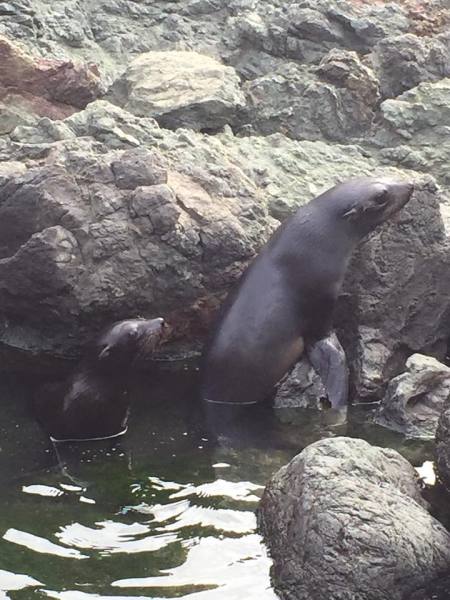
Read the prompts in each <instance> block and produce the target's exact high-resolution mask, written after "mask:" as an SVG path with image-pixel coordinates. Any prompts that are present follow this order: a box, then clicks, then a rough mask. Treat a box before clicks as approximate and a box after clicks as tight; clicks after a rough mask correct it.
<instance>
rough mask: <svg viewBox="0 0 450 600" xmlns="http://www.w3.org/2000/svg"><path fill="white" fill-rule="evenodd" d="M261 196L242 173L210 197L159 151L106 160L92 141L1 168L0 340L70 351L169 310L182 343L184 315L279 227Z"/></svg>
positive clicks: (124, 154)
mask: <svg viewBox="0 0 450 600" xmlns="http://www.w3.org/2000/svg"><path fill="white" fill-rule="evenodd" d="M258 197H259V192H258V190H257V188H256V186H255V185H254V184H253V183H252V182H251V181H250V180H249V179H248V178H246V177H245V175H244V174H243V173H242V172H239V170H238V169H234V170H233V177H230V178H229V183H228V186H227V189H226V195H224V194H221V192H220V191H219V190H217V189H216V190H215V194H214V196H212V195H211V194H210V193H209V192H208V190H207V189H206V188H205V187H204V186H202V185H201V184H199V183H198V182H197V181H196V180H195V178H193V177H192V176H189V175H187V174H183V173H182V172H177V171H176V170H175V169H171V168H169V166H168V165H167V163H166V161H165V160H164V157H163V155H162V154H161V153H160V152H158V151H156V150H153V151H150V150H146V149H143V148H142V149H141V148H137V149H135V150H128V151H121V152H115V151H111V152H107V151H106V149H105V147H103V146H102V145H101V144H99V143H94V142H92V141H89V140H84V141H82V140H76V141H71V140H69V141H63V142H59V143H56V144H55V145H54V147H53V148H52V151H51V152H50V154H49V156H48V160H46V161H43V162H42V163H41V164H35V165H33V164H30V168H29V169H27V170H26V172H25V173H18V174H15V173H14V172H13V169H10V170H9V171H8V170H4V175H3V177H2V180H1V185H0V238H1V240H2V241H1V249H0V257H1V258H0V273H1V274H0V281H1V284H0V306H1V312H2V316H3V322H2V328H1V329H2V337H3V340H4V341H5V340H9V341H8V342H7V343H9V344H11V345H13V346H19V347H20V346H22V347H27V346H28V347H29V348H30V349H33V348H35V344H36V343H38V342H37V340H39V343H40V344H41V346H42V347H44V348H49V349H52V350H53V351H56V350H61V348H62V346H63V347H64V349H66V350H67V348H68V347H70V346H71V345H74V344H75V345H76V344H77V343H79V342H81V341H84V339H86V337H87V336H89V335H92V333H93V332H92V330H93V329H96V328H97V327H98V326H100V325H102V324H103V323H104V322H105V320H108V319H109V320H114V319H118V318H121V317H127V316H133V315H136V314H146V315H147V314H148V315H154V316H155V315H160V314H163V315H165V316H169V315H170V314H171V313H172V320H173V325H174V327H175V329H178V333H180V332H183V327H184V334H186V327H187V324H188V321H187V319H186V318H182V317H181V315H184V313H185V312H186V310H188V309H189V308H190V309H191V310H192V311H193V312H194V313H195V311H196V309H195V306H196V305H197V304H198V302H200V304H201V299H202V297H205V296H206V298H207V299H208V298H210V296H211V292H212V290H223V289H226V287H227V286H228V285H229V283H230V281H231V280H232V279H233V278H234V277H235V273H236V268H238V267H239V265H242V263H243V261H245V260H248V259H249V258H250V257H251V256H253V255H254V253H255V252H256V250H257V248H258V247H259V245H260V243H261V239H264V238H266V237H267V235H268V232H269V231H271V230H273V225H274V221H273V219H271V218H270V217H269V216H268V215H267V211H265V210H264V206H263V205H260V204H259V203H258ZM219 198H221V201H220V202H219V201H218V200H219ZM241 268H242V266H241ZM204 310H205V309H204ZM197 313H198V309H197ZM198 327H199V322H198V319H197V329H198ZM191 333H192V332H191ZM197 336H198V331H197ZM61 345H62V346H61Z"/></svg>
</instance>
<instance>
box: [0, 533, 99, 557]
mask: <svg viewBox="0 0 450 600" xmlns="http://www.w3.org/2000/svg"><path fill="white" fill-rule="evenodd" d="M3 539H4V540H6V541H7V542H12V543H14V544H18V545H19V546H25V547H26V548H29V549H30V550H34V552H40V553H41V554H53V556H61V557H63V558H78V559H79V558H87V556H85V555H83V554H81V552H78V550H71V549H70V548H64V547H63V546H58V544H54V543H53V542H50V541H49V540H46V539H45V538H42V537H38V536H37V535H33V534H32V533H27V532H26V531H19V530H18V529H13V528H11V529H8V531H7V532H6V533H5V534H4V536H3Z"/></svg>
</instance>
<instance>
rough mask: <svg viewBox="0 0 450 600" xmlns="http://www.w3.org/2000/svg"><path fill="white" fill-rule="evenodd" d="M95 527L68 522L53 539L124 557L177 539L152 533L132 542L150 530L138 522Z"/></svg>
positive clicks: (148, 550)
mask: <svg viewBox="0 0 450 600" xmlns="http://www.w3.org/2000/svg"><path fill="white" fill-rule="evenodd" d="M96 526H97V527H96V528H93V527H86V526H85V525H80V524H79V523H72V524H70V525H66V526H65V527H62V528H61V530H60V531H59V532H58V533H56V537H57V538H58V539H59V540H60V541H61V542H62V543H63V544H66V545H67V546H75V547H76V548H85V549H90V550H98V551H99V552H100V554H102V555H107V554H118V553H121V552H126V553H127V554H134V553H137V552H156V551H157V550H161V549H162V548H165V547H166V546H167V545H168V544H171V543H173V542H176V541H177V539H178V537H177V535H175V534H171V533H167V534H158V535H154V534H153V535H149V536H146V537H143V538H141V539H134V538H135V536H141V535H144V534H150V528H149V527H148V526H147V525H143V524H141V523H132V524H130V525H127V524H125V523H116V522H114V521H103V522H100V523H96Z"/></svg>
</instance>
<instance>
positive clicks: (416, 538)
mask: <svg viewBox="0 0 450 600" xmlns="http://www.w3.org/2000/svg"><path fill="white" fill-rule="evenodd" d="M258 521H259V527H260V529H261V531H262V533H263V535H264V538H265V542H266V544H267V545H268V547H269V550H270V554H271V556H272V559H273V568H272V579H273V582H274V585H275V589H276V591H277V592H278V594H279V595H280V598H281V599H282V600H285V599H286V600H297V599H298V600H306V599H308V600H325V599H327V600H328V599H332V600H338V599H342V598H352V599H353V600H403V599H404V598H407V597H408V594H410V593H412V592H413V591H414V590H416V589H418V588H420V587H422V586H425V585H426V584H427V583H429V582H430V581H432V580H433V579H434V578H435V577H436V576H437V575H439V574H441V573H443V572H445V571H446V570H448V569H450V534H449V533H448V532H447V531H446V530H445V529H444V527H443V526H442V525H441V524H440V523H439V522H438V521H436V519H434V518H433V517H432V516H431V515H430V514H429V513H428V512H427V510H426V505H425V502H424V501H423V500H422V498H421V495H420V489H419V486H418V483H417V474H416V473H415V470H414V469H413V467H412V466H411V465H410V464H409V463H408V462H407V461H406V460H405V459H404V458H402V457H401V456H400V454H398V453H397V452H396V451H394V450H390V449H382V448H377V447H373V446H370V445H369V444H368V443H367V442H365V441H363V440H358V439H350V438H334V439H326V440H321V441H319V442H316V443H314V444H311V445H310V446H308V447H307V448H305V450H303V451H302V452H301V453H300V454H299V455H298V456H296V457H295V458H294V459H293V460H292V461H291V462H290V463H289V464H288V465H287V466H285V467H283V468H282V469H280V470H279V471H278V473H276V474H275V476H274V477H273V478H272V480H271V481H270V482H269V484H268V485H267V487H266V489H265V491H264V494H263V497H262V499H261V503H260V507H259V511H258Z"/></svg>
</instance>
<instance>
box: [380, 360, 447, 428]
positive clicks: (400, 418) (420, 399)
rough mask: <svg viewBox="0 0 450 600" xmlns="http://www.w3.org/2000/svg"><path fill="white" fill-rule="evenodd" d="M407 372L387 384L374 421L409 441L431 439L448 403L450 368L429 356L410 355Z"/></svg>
mask: <svg viewBox="0 0 450 600" xmlns="http://www.w3.org/2000/svg"><path fill="white" fill-rule="evenodd" d="M406 369H407V371H406V372H405V373H402V374H401V375H398V376H397V377H394V378H393V379H392V380H391V381H390V382H389V385H388V387H387V390H386V394H385V395H384V397H383V399H382V401H381V404H380V406H379V409H378V411H377V414H376V416H375V421H376V422H377V423H379V424H380V425H383V426H385V427H389V428H390V429H394V430H396V431H400V432H402V433H404V434H406V435H408V437H416V438H425V439H432V438H434V436H435V434H436V427H437V423H438V419H439V417H440V415H441V413H442V411H443V409H444V407H445V406H446V404H447V403H448V401H449V399H450V368H449V367H447V366H446V365H444V364H442V363H440V362H439V361H437V360H436V359H434V358H431V357H429V356H423V355H422V354H413V355H412V356H410V357H409V358H408V360H407V361H406Z"/></svg>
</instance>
